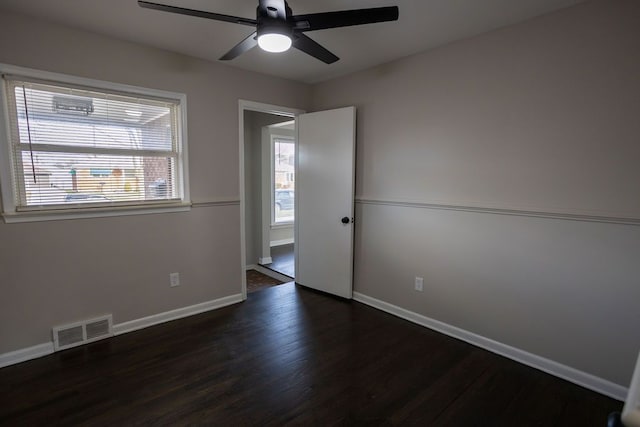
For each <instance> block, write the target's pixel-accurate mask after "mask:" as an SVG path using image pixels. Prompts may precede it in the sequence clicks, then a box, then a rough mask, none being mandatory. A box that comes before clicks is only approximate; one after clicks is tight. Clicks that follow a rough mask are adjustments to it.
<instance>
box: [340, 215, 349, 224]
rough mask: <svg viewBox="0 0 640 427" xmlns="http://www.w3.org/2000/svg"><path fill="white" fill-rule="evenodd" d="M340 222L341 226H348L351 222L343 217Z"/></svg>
mask: <svg viewBox="0 0 640 427" xmlns="http://www.w3.org/2000/svg"><path fill="white" fill-rule="evenodd" d="M341 221H342V223H343V224H349V223H350V222H351V221H349V217H348V216H345V217H343V218H342V219H341Z"/></svg>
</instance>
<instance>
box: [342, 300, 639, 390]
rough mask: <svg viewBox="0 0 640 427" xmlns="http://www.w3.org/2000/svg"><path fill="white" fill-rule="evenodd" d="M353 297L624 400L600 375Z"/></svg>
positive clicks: (371, 301)
mask: <svg viewBox="0 0 640 427" xmlns="http://www.w3.org/2000/svg"><path fill="white" fill-rule="evenodd" d="M353 299H354V300H356V301H358V302H361V303H363V304H366V305H369V306H371V307H374V308H377V309H378V310H382V311H385V312H387V313H389V314H393V315H394V316H397V317H400V318H403V319H405V320H408V321H410V322H413V323H417V324H418V325H421V326H424V327H426V328H429V329H433V330H434V331H437V332H440V333H443V334H445V335H448V336H450V337H453V338H457V339H459V340H462V341H465V342H467V343H469V344H472V345H475V346H477V347H480V348H483V349H485V350H488V351H490V352H492V353H496V354H499V355H501V356H504V357H507V358H509V359H512V360H515V361H516V362H520V363H522V364H524V365H527V366H531V367H532V368H536V369H539V370H541V371H543V372H546V373H548V374H551V375H554V376H556V377H559V378H562V379H564V380H567V381H569V382H572V383H574V384H577V385H579V386H582V387H585V388H588V389H589V390H593V391H595V392H598V393H600V394H604V395H605V396H609V397H612V398H614V399H616V400H620V401H624V400H625V398H626V397H627V392H628V389H627V388H626V387H623V386H621V385H618V384H615V383H612V382H611V381H608V380H605V379H603V378H599V377H596V376H595V375H591V374H589V373H587V372H583V371H579V370H577V369H574V368H572V367H570V366H567V365H563V364H561V363H558V362H555V361H553V360H550V359H546V358H544V357H541V356H538V355H535V354H532V353H529V352H527V351H524V350H521V349H518V348H515V347H511V346H509V345H506V344H503V343H500V342H498V341H494V340H492V339H489V338H485V337H483V336H480V335H477V334H474V333H473V332H469V331H466V330H464V329H460V328H458V327H456V326H452V325H449V324H446V323H443V322H440V321H438V320H435V319H431V318H429V317H426V316H423V315H421V314H418V313H414V312H412V311H409V310H406V309H404V308H401V307H398V306H396V305H393V304H389V303H387V302H384V301H381V300H378V299H376V298H373V297H370V296H367V295H364V294H361V293H359V292H354V293H353Z"/></svg>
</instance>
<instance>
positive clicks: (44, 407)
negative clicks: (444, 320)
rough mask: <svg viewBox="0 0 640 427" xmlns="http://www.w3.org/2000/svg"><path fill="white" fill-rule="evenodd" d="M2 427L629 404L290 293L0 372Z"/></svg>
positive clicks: (386, 418) (567, 413) (275, 292)
mask: <svg viewBox="0 0 640 427" xmlns="http://www.w3.org/2000/svg"><path fill="white" fill-rule="evenodd" d="M0 402H2V405H0V424H1V425H11V426H13V425H15V426H22V425H51V424H64V425H98V426H101V425H132V424H134V425H135V424H153V425H193V424H196V425H203V424H204V425H238V424H239V425H260V426H279V425H322V426H325V425H326V426H331V425H421V426H431V425H434V426H439V425H442V426H454V425H455V426H466V425H469V426H472V425H482V426H529V425H531V426H534V425H538V426H546V425H558V426H560V425H561V426H580V427H584V426H603V425H606V422H605V421H606V417H607V415H608V413H609V412H611V411H614V410H620V409H621V406H622V404H621V402H617V401H615V400H612V399H609V398H607V397H604V396H601V395H599V394H597V393H593V392H591V391H588V390H585V389H583V388H580V387H578V386H575V385H573V384H570V383H567V382H566V381H563V380H560V379H558V378H555V377H552V376H550V375H548V374H545V373H543V372H541V371H537V370H535V369H532V368H529V367H526V366H524V365H520V364H518V363H516V362H513V361H511V360H508V359H505V358H503V357H500V356H497V355H495V354H492V353H489V352H487V351H484V350H482V349H479V348H476V347H473V346H471V345H469V344H466V343H464V342H461V341H458V340H455V339H452V338H449V337H446V336H444V335H441V334H438V333H436V332H434V331H431V330H428V329H425V328H422V327H420V326H417V325H414V324H412V323H409V322H406V321H404V320H402V319H399V318H396V317H393V316H390V315H388V314H386V313H383V312H380V311H378V310H375V309H373V308H371V307H367V306H365V305H362V304H359V303H357V302H354V301H346V300H341V299H337V298H334V297H330V296H327V295H324V294H322V293H319V292H316V291H311V290H308V289H305V288H303V287H299V286H295V285H294V284H292V283H290V284H284V285H280V286H276V287H272V288H268V289H264V290H261V291H260V292H255V293H252V294H251V295H250V296H249V299H248V300H247V301H246V302H244V303H241V304H237V305H234V306H229V307H225V308H222V309H219V310H215V311H212V312H209V313H203V314H200V315H196V316H191V317H189V318H185V319H180V320H177V321H173V322H168V323H165V324H162V325H157V326H153V327H150V328H147V329H144V330H140V331H136V332H132V333H129V334H125V335H121V336H118V337H114V338H111V339H108V340H104V341H100V342H97V343H93V344H90V345H87V346H83V347H79V348H75V349H70V350H67V351H63V352H59V353H55V354H53V355H50V356H46V357H43V358H40V359H37V360H33V361H30V362H25V363H22V364H19V365H15V366H11V367H7V368H3V369H0Z"/></svg>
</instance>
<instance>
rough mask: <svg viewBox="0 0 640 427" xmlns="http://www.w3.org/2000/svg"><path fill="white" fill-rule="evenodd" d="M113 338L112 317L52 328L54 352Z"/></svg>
mask: <svg viewBox="0 0 640 427" xmlns="http://www.w3.org/2000/svg"><path fill="white" fill-rule="evenodd" d="M111 336H113V317H112V315H110V314H109V315H107V316H102V317H97V318H94V319H89V320H83V321H80V322H75V323H70V324H67V325H62V326H55V327H54V328H53V347H54V350H55V351H58V350H64V349H67V348H71V347H76V346H79V345H82V344H88V343H90V342H94V341H98V340H101V339H104V338H108V337H111Z"/></svg>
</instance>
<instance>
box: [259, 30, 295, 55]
mask: <svg viewBox="0 0 640 427" xmlns="http://www.w3.org/2000/svg"><path fill="white" fill-rule="evenodd" d="M291 43H292V42H291V37H289V36H287V35H284V34H278V33H268V34H262V35H260V36H258V46H260V48H261V49H262V50H264V51H267V52H272V53H279V52H285V51H287V50H289V48H290V47H291Z"/></svg>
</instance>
